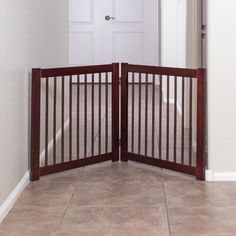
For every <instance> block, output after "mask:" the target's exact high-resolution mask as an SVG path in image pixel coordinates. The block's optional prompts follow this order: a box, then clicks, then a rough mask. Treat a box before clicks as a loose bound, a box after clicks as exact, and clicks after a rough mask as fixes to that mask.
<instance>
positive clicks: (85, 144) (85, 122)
mask: <svg viewBox="0 0 236 236" xmlns="http://www.w3.org/2000/svg"><path fill="white" fill-rule="evenodd" d="M84 157H87V74H85V75H84Z"/></svg>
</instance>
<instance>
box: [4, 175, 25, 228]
mask: <svg viewBox="0 0 236 236" xmlns="http://www.w3.org/2000/svg"><path fill="white" fill-rule="evenodd" d="M28 183H29V171H27V172H26V173H25V175H24V176H23V177H22V179H21V180H20V182H19V183H18V184H17V186H16V187H15V188H14V190H13V191H12V192H11V194H10V195H9V196H8V198H7V199H6V200H5V201H4V203H3V204H2V205H1V206H0V223H1V222H2V221H3V219H4V218H5V217H6V215H7V214H8V213H9V211H10V210H11V208H12V206H13V205H14V203H15V202H16V200H17V198H18V197H19V196H20V194H21V193H22V191H23V190H24V189H25V187H26V186H27V185H28Z"/></svg>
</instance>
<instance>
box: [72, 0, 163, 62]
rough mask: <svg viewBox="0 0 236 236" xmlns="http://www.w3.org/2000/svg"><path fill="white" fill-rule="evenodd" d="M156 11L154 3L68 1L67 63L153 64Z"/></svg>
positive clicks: (134, 0)
mask: <svg viewBox="0 0 236 236" xmlns="http://www.w3.org/2000/svg"><path fill="white" fill-rule="evenodd" d="M157 12H158V4H157V0H70V13H69V21H70V32H69V43H70V45H69V48H70V50H69V62H70V64H71V65H91V64H104V63H112V62H128V63H135V64H148V65H157V63H158V61H157V59H158V49H157V48H158V47H157V45H158V28H157V26H158V20H157Z"/></svg>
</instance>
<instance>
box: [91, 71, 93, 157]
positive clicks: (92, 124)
mask: <svg viewBox="0 0 236 236" xmlns="http://www.w3.org/2000/svg"><path fill="white" fill-rule="evenodd" d="M91 106H92V107H91V109H92V127H91V145H92V148H91V155H92V156H94V74H92V104H91Z"/></svg>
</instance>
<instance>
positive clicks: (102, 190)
mask: <svg viewBox="0 0 236 236" xmlns="http://www.w3.org/2000/svg"><path fill="white" fill-rule="evenodd" d="M70 206H126V207H127V206H133V207H140V206H153V207H154V206H156V207H157V206H161V207H162V206H163V207H164V206H165V199H164V193H163V186H162V184H160V183H158V182H157V183H152V182H151V183H149V182H143V181H136V182H134V181H132V182H125V181H124V182H114V183H109V182H107V183H89V184H88V183H87V184H79V185H78V187H77V189H76V191H75V193H74V194H73V197H72V199H71V202H70Z"/></svg>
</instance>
